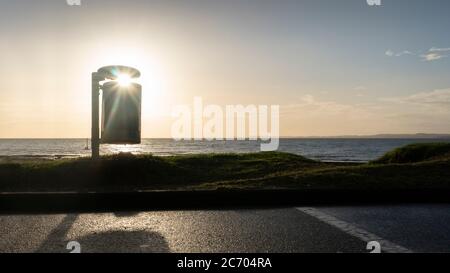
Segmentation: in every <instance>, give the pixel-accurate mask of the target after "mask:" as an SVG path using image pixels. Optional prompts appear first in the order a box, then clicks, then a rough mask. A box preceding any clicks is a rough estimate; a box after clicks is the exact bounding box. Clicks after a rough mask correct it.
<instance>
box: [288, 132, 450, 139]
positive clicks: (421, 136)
mask: <svg viewBox="0 0 450 273" xmlns="http://www.w3.org/2000/svg"><path fill="white" fill-rule="evenodd" d="M283 138H411V139H437V138H438V139H439V138H442V139H450V134H423V133H419V134H377V135H344V136H302V137H283Z"/></svg>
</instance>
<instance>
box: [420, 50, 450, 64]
mask: <svg viewBox="0 0 450 273" xmlns="http://www.w3.org/2000/svg"><path fill="white" fill-rule="evenodd" d="M420 57H422V60H424V61H427V62H432V61H437V60H440V59H442V58H446V57H448V56H447V55H444V54H441V53H437V52H429V53H427V54H423V55H420Z"/></svg>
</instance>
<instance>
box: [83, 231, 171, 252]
mask: <svg viewBox="0 0 450 273" xmlns="http://www.w3.org/2000/svg"><path fill="white" fill-rule="evenodd" d="M76 241H77V242H79V243H80V244H81V251H82V252H83V253H92V252H94V253H98V252H100V253H142V252H143V253H155V252H156V253H167V252H170V249H169V245H168V244H167V242H166V240H165V239H164V237H163V236H161V235H160V234H159V233H157V232H148V231H123V230H113V231H107V232H102V233H97V234H90V235H88V236H84V237H81V238H77V239H76Z"/></svg>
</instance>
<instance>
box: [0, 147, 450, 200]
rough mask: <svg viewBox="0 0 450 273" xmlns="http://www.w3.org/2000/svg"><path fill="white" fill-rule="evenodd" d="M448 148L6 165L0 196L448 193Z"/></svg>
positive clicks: (110, 158) (2, 168) (118, 157)
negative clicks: (353, 159) (366, 155)
mask: <svg viewBox="0 0 450 273" xmlns="http://www.w3.org/2000/svg"><path fill="white" fill-rule="evenodd" d="M449 151H450V144H417V145H409V146H406V147H403V148H400V149H396V150H394V151H392V152H389V153H387V154H386V155H384V156H383V157H381V158H380V159H378V160H375V161H373V162H370V163H367V164H344V163H323V162H318V161H313V160H310V159H307V158H304V157H302V156H298V155H293V154H288V153H279V152H268V153H251V154H203V155H185V156H171V157H157V156H152V155H139V156H133V155H129V154H119V155H114V156H105V157H102V158H101V160H99V161H95V162H94V161H91V160H90V159H88V158H80V159H70V160H69V159H66V160H55V161H28V162H10V163H0V191H3V192H8V191H12V192H17V191H80V192H83V191H129V190H162V189H164V190H170V189H194V190H195V189H223V188H226V189H229V188H232V189H236V188H237V189H253V188H258V189H261V188H265V189H267V188H270V189H273V188H275V189H282V188H288V189H450V153H449Z"/></svg>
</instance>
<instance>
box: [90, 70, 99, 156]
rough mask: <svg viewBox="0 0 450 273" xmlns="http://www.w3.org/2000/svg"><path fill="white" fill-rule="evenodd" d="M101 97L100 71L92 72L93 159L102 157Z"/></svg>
mask: <svg viewBox="0 0 450 273" xmlns="http://www.w3.org/2000/svg"><path fill="white" fill-rule="evenodd" d="M99 97H100V79H99V77H98V73H97V72H94V73H92V132H91V149H92V159H94V160H97V159H99V158H100V130H99V127H100V126H99V116H100V111H99Z"/></svg>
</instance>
